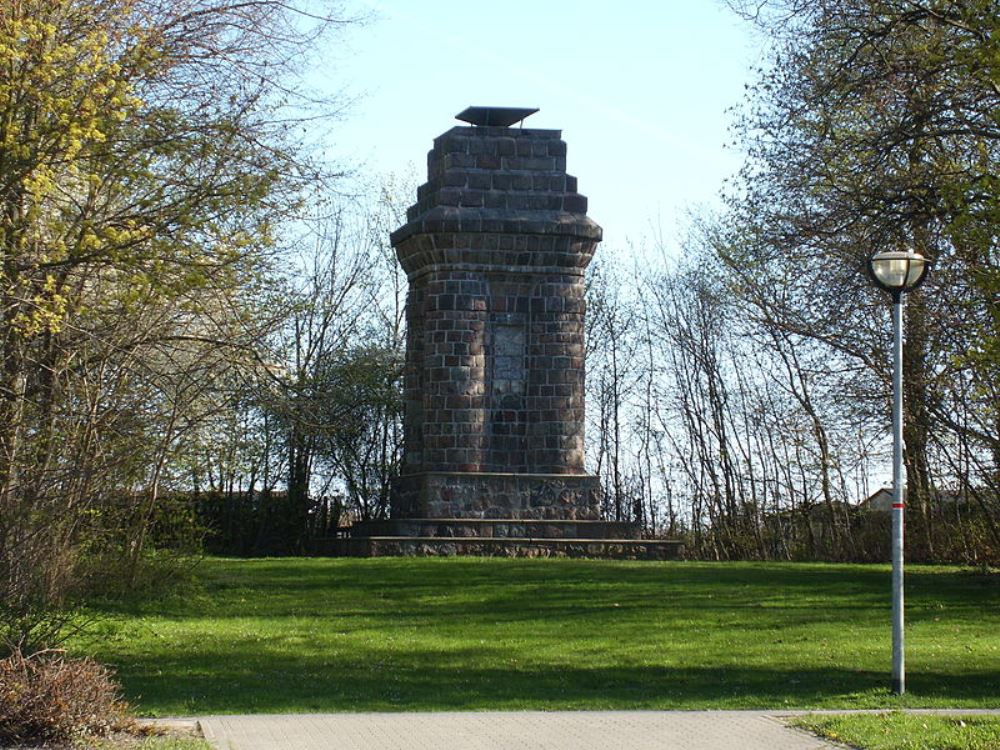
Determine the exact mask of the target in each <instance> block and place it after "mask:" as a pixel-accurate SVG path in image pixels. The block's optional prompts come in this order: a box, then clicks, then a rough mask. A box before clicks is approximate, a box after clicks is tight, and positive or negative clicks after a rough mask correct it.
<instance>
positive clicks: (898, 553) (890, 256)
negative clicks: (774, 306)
mask: <svg viewBox="0 0 1000 750" xmlns="http://www.w3.org/2000/svg"><path fill="white" fill-rule="evenodd" d="M930 267H931V262H930V261H929V260H928V259H927V258H925V257H924V256H923V255H921V254H920V253H915V252H913V251H912V250H907V251H905V252H904V251H900V250H883V251H881V252H877V253H875V254H873V255H872V256H871V257H870V258H869V259H868V272H869V274H870V275H871V277H872V280H873V281H874V282H875V285H876V286H878V287H880V288H881V289H884V290H885V291H887V292H889V293H890V294H892V690H893V692H894V693H896V694H897V695H902V694H903V693H904V692H905V690H906V669H905V666H904V659H903V510H904V508H905V507H906V474H905V472H904V469H903V294H904V293H906V292H909V291H912V290H913V289H916V288H917V287H918V286H919V285H920V284H921V283H922V282H923V280H924V279H925V278H926V277H927V272H928V271H929V270H930Z"/></svg>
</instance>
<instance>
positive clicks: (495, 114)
mask: <svg viewBox="0 0 1000 750" xmlns="http://www.w3.org/2000/svg"><path fill="white" fill-rule="evenodd" d="M537 111H538V107H535V108H534V109H531V108H525V107H466V108H465V109H463V110H462V111H461V112H459V113H458V114H457V115H455V119H456V120H461V121H462V122H467V123H469V124H470V125H479V126H482V127H501V128H509V127H510V126H511V125H514V124H516V123H518V122H520V121H521V120H523V119H524V118H525V117H528V116H530V115H533V114H535V112H537Z"/></svg>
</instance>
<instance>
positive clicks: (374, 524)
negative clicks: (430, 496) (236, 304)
mask: <svg viewBox="0 0 1000 750" xmlns="http://www.w3.org/2000/svg"><path fill="white" fill-rule="evenodd" d="M348 533H349V535H350V537H351V538H362V537H375V536H379V537H390V536H412V537H435V538H436V537H447V538H470V537H471V538H511V537H513V538H531V539H605V540H607V539H639V537H640V535H641V532H640V528H639V526H638V524H634V523H629V522H624V521H586V520H568V519H558V520H548V519H546V520H543V519H533V518H394V519H390V520H385V521H361V522H360V523H356V524H354V526H352V527H351V528H350V530H349V531H348Z"/></svg>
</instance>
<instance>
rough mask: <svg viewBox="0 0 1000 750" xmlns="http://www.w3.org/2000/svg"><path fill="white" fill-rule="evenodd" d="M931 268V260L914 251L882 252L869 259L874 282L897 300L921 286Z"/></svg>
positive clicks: (869, 270)
mask: <svg viewBox="0 0 1000 750" xmlns="http://www.w3.org/2000/svg"><path fill="white" fill-rule="evenodd" d="M930 267H931V262H930V260H928V259H927V258H925V257H924V256H923V255H921V254H920V253H916V252H914V251H913V250H905V251H904V250H882V251H880V252H877V253H874V254H873V255H872V256H871V257H870V258H869V259H868V273H869V275H870V276H871V277H872V281H874V282H875V285H876V286H878V287H880V288H882V289H884V290H886V291H887V292H890V293H891V294H892V295H893V297H895V298H898V297H899V295H901V294H903V293H904V292H910V291H912V290H914V289H916V288H917V287H918V286H920V284H922V283H923V281H924V279H926V278H927V272H928V271H929V270H930Z"/></svg>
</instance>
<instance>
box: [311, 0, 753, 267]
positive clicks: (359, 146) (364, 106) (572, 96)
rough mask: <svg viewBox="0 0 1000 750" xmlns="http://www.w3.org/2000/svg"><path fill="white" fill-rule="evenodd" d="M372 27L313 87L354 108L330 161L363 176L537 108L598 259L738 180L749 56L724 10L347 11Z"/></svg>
mask: <svg viewBox="0 0 1000 750" xmlns="http://www.w3.org/2000/svg"><path fill="white" fill-rule="evenodd" d="M353 7H355V8H360V9H366V10H368V11H371V12H373V15H374V17H373V20H372V21H371V22H370V23H369V24H368V25H366V26H365V27H363V28H359V29H354V30H353V31H351V32H350V33H349V35H348V36H347V38H346V39H345V40H341V41H339V42H337V43H336V44H335V45H330V46H329V47H328V48H327V49H326V50H324V52H323V55H322V56H321V59H322V61H323V71H324V81H325V83H324V85H325V86H328V87H336V88H338V89H341V88H342V89H346V91H347V92H349V93H350V94H353V95H355V96H356V97H357V99H356V101H355V102H354V104H353V105H352V106H351V107H350V108H349V110H348V111H347V112H346V113H345V118H344V119H343V121H341V122H339V123H337V124H336V126H335V127H334V128H333V129H332V130H331V132H330V134H329V137H328V147H329V152H330V153H331V154H332V155H333V156H335V157H337V158H339V159H344V160H347V161H350V162H352V163H354V164H358V163H361V164H363V165H364V167H365V171H366V172H367V173H371V172H378V173H386V172H389V173H397V174H401V173H405V172H406V171H407V170H411V171H414V172H416V176H417V177H418V178H419V181H421V182H422V181H423V179H424V177H425V176H426V175H425V166H424V165H425V156H426V153H427V151H428V149H429V148H430V146H431V141H432V140H433V139H434V137H435V136H437V135H439V134H440V133H442V132H444V131H445V130H447V129H448V128H450V127H451V126H452V125H455V124H459V123H457V122H456V121H455V120H454V119H453V118H454V115H455V114H456V113H458V112H459V111H461V110H462V109H464V108H465V107H466V106H468V105H471V104H475V105H496V106H524V107H539V108H540V110H541V111H540V112H538V113H537V114H535V115H533V116H532V117H531V118H529V119H528V120H527V121H526V126H530V127H540V128H555V129H561V130H562V131H563V138H564V139H565V140H566V142H567V143H568V145H569V156H568V171H569V172H570V174H574V175H576V176H577V177H578V178H579V184H580V192H582V193H584V194H585V195H587V196H588V197H589V198H590V211H589V213H590V215H591V216H592V217H593V218H594V219H595V220H596V221H597V222H598V223H600V224H601V225H602V226H603V227H604V230H605V248H607V247H613V248H623V247H624V246H625V244H626V243H627V242H628V241H633V242H640V241H641V240H642V238H643V237H649V236H650V235H652V234H654V233H656V232H659V231H662V232H663V234H664V236H665V237H666V238H667V239H668V242H669V244H671V245H673V242H672V238H673V237H675V236H676V234H677V230H678V227H679V226H680V225H681V223H682V220H683V217H684V215H685V212H686V211H687V209H689V208H693V207H697V206H699V205H704V204H707V205H711V204H712V202H713V201H714V200H715V196H716V194H717V193H718V190H719V189H720V187H721V185H722V181H723V180H724V179H725V178H726V177H727V176H729V175H731V174H732V173H733V172H735V171H736V170H737V169H738V168H739V164H740V155H739V154H738V153H737V152H735V151H733V150H731V149H730V150H727V149H725V148H724V147H723V144H724V143H726V142H727V141H728V140H730V138H729V135H728V132H727V126H728V123H729V122H730V119H731V116H730V115H728V114H727V112H726V110H727V109H728V108H730V107H732V106H734V105H736V104H738V103H739V102H740V100H741V97H742V95H743V89H744V84H745V83H747V82H748V81H749V80H750V75H751V74H750V67H751V65H753V64H754V63H755V62H756V61H757V59H758V57H759V52H758V48H757V45H756V42H755V41H754V39H753V36H752V33H751V30H750V29H749V28H748V26H747V25H746V24H745V23H744V22H743V21H741V20H740V19H738V18H736V17H735V16H734V15H733V14H732V13H731V12H730V11H729V10H728V9H726V8H725V7H724V5H723V4H722V3H721V0H686V1H683V0H661V1H660V2H647V1H646V0H619V2H607V1H604V2H598V1H597V0H576V2H571V1H570V0H534V1H531V0H504V1H503V2H490V3H484V2H475V1H474V0H464V1H462V2H459V1H457V0H372V1H371V2H366V1H365V0H356V2H355V4H354V6H353Z"/></svg>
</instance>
